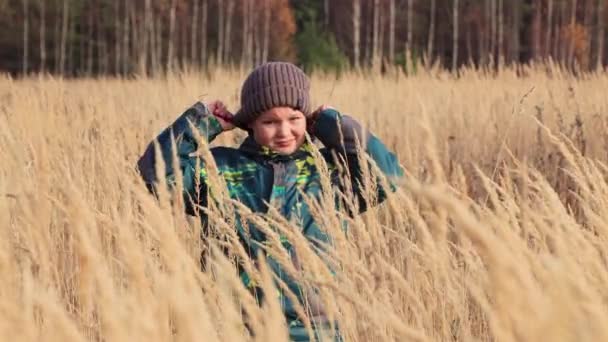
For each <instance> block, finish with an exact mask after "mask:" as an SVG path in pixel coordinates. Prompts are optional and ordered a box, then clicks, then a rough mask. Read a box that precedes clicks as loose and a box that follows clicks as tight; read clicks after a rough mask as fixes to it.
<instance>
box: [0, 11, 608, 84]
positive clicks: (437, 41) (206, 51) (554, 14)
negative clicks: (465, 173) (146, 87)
mask: <svg viewBox="0 0 608 342" xmlns="http://www.w3.org/2000/svg"><path fill="white" fill-rule="evenodd" d="M605 7H606V1H605V0H331V1H330V0H0V70H2V71H6V72H10V73H12V74H29V73H37V72H42V73H51V74H58V75H65V76H91V75H131V74H140V75H141V74H145V75H151V74H157V73H161V72H164V71H167V70H174V69H183V68H189V67H194V68H203V69H204V68H208V67H209V66H217V65H230V66H240V67H251V66H254V65H257V64H259V63H262V62H264V61H267V60H289V61H293V62H296V63H298V64H300V65H302V66H303V67H305V68H307V69H313V68H317V69H318V68H321V69H327V70H331V69H334V70H335V69H338V70H339V69H344V68H384V67H390V66H399V67H402V68H404V69H405V70H406V71H408V72H409V71H415V69H416V68H418V67H420V66H430V65H439V66H442V67H445V68H451V69H457V68H458V67H459V66H461V65H463V64H466V65H474V66H476V67H484V68H485V67H487V68H496V67H499V66H501V65H509V64H517V63H527V62H530V61H540V62H543V61H548V60H552V61H554V62H555V63H558V64H560V65H561V66H563V67H564V68H567V69H575V68H576V69H580V70H594V69H596V68H602V67H603V66H604V65H606V63H608V60H607V58H606V54H605V52H604V49H605V47H604V46H605V44H604V42H605V39H606V31H605V27H604V22H605V17H606V15H607V12H608V11H606V8H605Z"/></svg>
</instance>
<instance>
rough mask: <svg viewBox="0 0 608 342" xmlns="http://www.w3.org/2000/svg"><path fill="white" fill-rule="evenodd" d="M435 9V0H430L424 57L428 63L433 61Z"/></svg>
mask: <svg viewBox="0 0 608 342" xmlns="http://www.w3.org/2000/svg"><path fill="white" fill-rule="evenodd" d="M436 11H437V0H431V13H430V19H429V22H430V24H429V37H428V40H427V45H426V58H427V62H428V65H427V66H430V65H431V63H433V44H434V42H435V15H436Z"/></svg>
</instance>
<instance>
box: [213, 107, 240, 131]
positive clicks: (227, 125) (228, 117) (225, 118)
mask: <svg viewBox="0 0 608 342" xmlns="http://www.w3.org/2000/svg"><path fill="white" fill-rule="evenodd" d="M209 111H210V112H211V114H213V116H215V118H216V119H217V121H219V122H220V125H221V126H222V129H223V130H224V131H230V130H232V129H234V128H235V127H236V126H234V124H233V120H234V114H232V113H230V111H229V110H228V109H227V108H226V105H224V103H223V102H222V101H219V100H216V101H213V102H210V103H209Z"/></svg>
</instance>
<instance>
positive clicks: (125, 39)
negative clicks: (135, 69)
mask: <svg viewBox="0 0 608 342" xmlns="http://www.w3.org/2000/svg"><path fill="white" fill-rule="evenodd" d="M124 3H125V17H124V22H123V32H122V44H123V45H122V51H123V59H122V73H123V75H125V74H127V73H128V72H129V65H130V64H129V62H130V58H131V53H130V49H131V46H130V42H129V34H130V33H131V30H130V28H131V26H130V24H129V13H130V12H131V11H130V6H129V4H131V1H130V0H125V2H124Z"/></svg>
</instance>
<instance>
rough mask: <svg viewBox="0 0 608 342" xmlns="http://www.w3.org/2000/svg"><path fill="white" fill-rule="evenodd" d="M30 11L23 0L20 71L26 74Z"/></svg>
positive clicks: (26, 2)
mask: <svg viewBox="0 0 608 342" xmlns="http://www.w3.org/2000/svg"><path fill="white" fill-rule="evenodd" d="M29 31H30V13H29V3H28V0H23V64H22V70H21V72H22V73H23V74H24V75H26V74H27V72H28V69H29V66H28V62H29V39H28V38H29V35H30V32H29Z"/></svg>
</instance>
